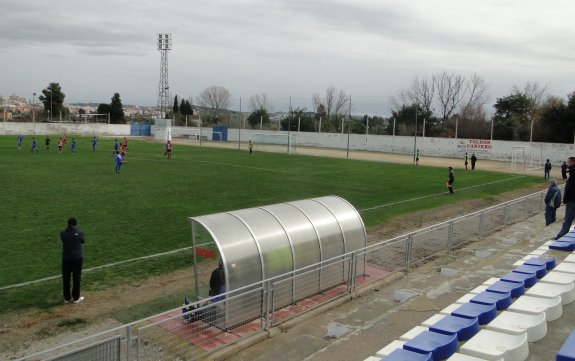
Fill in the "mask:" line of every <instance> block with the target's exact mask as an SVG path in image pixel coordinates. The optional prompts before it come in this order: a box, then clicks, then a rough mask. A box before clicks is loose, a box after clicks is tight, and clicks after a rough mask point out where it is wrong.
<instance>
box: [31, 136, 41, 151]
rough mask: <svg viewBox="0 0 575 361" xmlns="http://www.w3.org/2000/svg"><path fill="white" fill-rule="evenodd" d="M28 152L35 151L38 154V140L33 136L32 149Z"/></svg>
mask: <svg viewBox="0 0 575 361" xmlns="http://www.w3.org/2000/svg"><path fill="white" fill-rule="evenodd" d="M30 152H31V153H34V152H36V153H37V154H40V150H39V149H38V142H37V141H36V138H34V137H32V150H31V151H30Z"/></svg>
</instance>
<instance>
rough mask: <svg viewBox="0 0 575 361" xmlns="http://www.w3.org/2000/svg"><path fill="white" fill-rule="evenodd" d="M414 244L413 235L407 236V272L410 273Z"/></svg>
mask: <svg viewBox="0 0 575 361" xmlns="http://www.w3.org/2000/svg"><path fill="white" fill-rule="evenodd" d="M412 243H413V233H411V234H410V235H409V236H407V241H406V242H405V270H406V271H409V266H410V264H411V247H412Z"/></svg>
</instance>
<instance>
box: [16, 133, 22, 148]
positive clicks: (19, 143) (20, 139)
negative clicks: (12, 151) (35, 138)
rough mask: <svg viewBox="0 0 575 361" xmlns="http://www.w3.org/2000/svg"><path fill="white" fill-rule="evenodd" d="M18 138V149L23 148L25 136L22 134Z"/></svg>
mask: <svg viewBox="0 0 575 361" xmlns="http://www.w3.org/2000/svg"><path fill="white" fill-rule="evenodd" d="M16 139H17V140H18V149H22V141H23V140H24V136H23V135H22V134H20V135H18V137H17V138H16Z"/></svg>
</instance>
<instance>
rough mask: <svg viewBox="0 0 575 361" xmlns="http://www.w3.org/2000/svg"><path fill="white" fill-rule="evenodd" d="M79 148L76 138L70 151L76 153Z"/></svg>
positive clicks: (73, 139)
mask: <svg viewBox="0 0 575 361" xmlns="http://www.w3.org/2000/svg"><path fill="white" fill-rule="evenodd" d="M77 147H78V143H77V142H76V138H72V144H71V145H70V150H71V151H72V153H76V150H77Z"/></svg>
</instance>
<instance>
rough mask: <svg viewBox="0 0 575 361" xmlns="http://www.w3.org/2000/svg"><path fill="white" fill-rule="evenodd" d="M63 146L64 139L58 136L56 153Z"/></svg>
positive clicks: (60, 150)
mask: <svg viewBox="0 0 575 361" xmlns="http://www.w3.org/2000/svg"><path fill="white" fill-rule="evenodd" d="M63 147H64V140H63V139H62V137H60V138H58V154H60V153H62V148H63Z"/></svg>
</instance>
